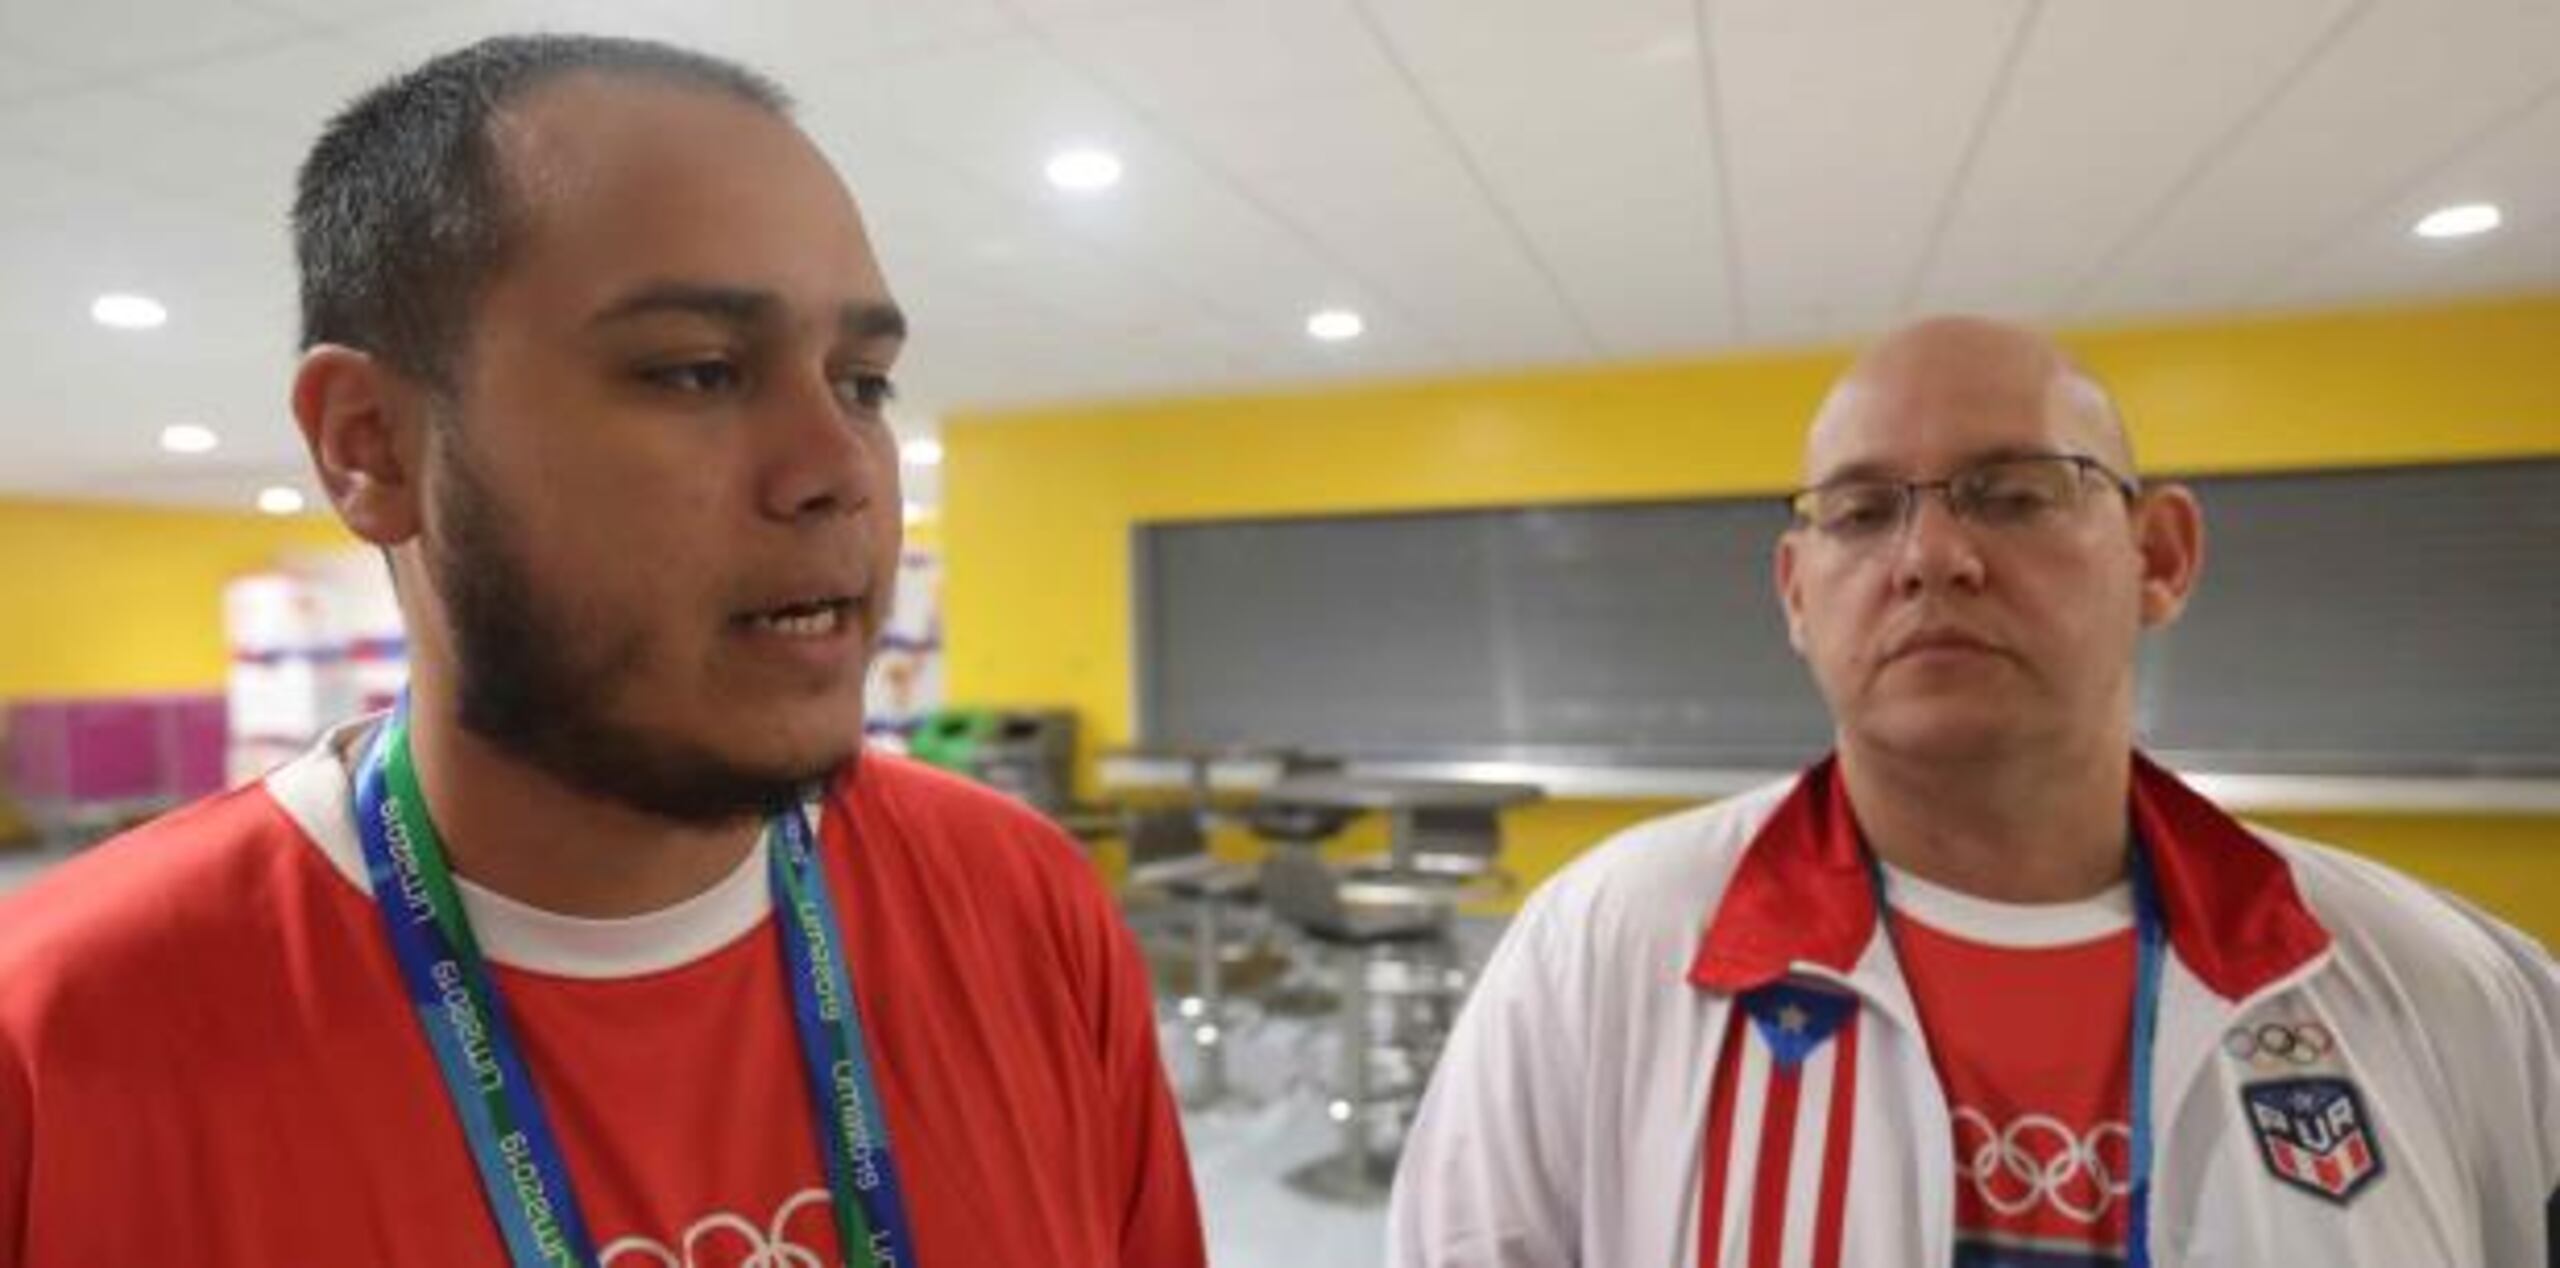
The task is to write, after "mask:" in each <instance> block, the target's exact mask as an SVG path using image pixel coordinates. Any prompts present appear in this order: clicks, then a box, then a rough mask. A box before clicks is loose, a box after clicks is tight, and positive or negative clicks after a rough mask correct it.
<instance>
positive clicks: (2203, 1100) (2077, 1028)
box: [1389, 318, 2560, 1268]
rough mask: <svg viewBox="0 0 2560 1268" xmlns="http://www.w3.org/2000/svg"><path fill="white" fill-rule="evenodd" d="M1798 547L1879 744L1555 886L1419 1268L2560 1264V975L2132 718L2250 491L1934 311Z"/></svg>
mask: <svg viewBox="0 0 2560 1268" xmlns="http://www.w3.org/2000/svg"><path fill="white" fill-rule="evenodd" d="M1805 470H1806V478H1807V484H1806V487H1805V488H1804V489H1803V490H1802V491H1800V492H1798V493H1796V494H1795V495H1793V496H1792V497H1791V498H1790V499H1789V506H1790V508H1791V510H1792V511H1793V513H1794V522H1793V524H1792V525H1791V526H1790V527H1789V528H1788V529H1787V530H1786V532H1785V533H1784V535H1783V536H1782V537H1781V538H1780V540H1779V542H1778V545H1777V552H1776V574H1777V590H1778V594H1779V598H1780V601H1781V604H1782V606H1783V607H1784V610H1785V614H1786V621H1787V632H1788V637H1789V640H1790V641H1791V642H1792V643H1793V644H1794V646H1795V648H1796V650H1797V652H1798V653H1799V654H1800V655H1801V656H1802V657H1803V658H1804V660H1805V662H1806V664H1807V665H1808V667H1809V668H1810V669H1811V670H1812V673H1813V677H1814V681H1815V683H1816V684H1817V685H1818V686H1819V688H1820V690H1821V693H1822V696H1823V699H1824V701H1825V702H1826V704H1827V705H1828V707H1829V709H1830V712H1831V715H1832V718H1833V721H1834V724H1835V751H1834V752H1833V753H1832V754H1831V755H1830V756H1829V757H1826V758H1825V759H1824V760H1822V761H1821V762H1820V763H1818V764H1816V765H1815V766H1814V767H1812V768H1811V769H1809V770H1807V771H1805V772H1804V773H1803V774H1802V775H1800V776H1799V777H1797V778H1796V779H1794V780H1792V781H1789V782H1787V783H1785V784H1782V785H1778V786H1773V787H1770V788H1766V789H1762V790H1759V791H1757V792H1753V793H1748V794H1744V795H1741V796H1738V797H1735V798H1732V799H1730V800H1728V801H1725V802H1721V803H1718V804H1716V805H1714V806H1710V807H1704V808H1701V809H1697V810H1692V811H1689V812H1686V813H1683V814H1679V815H1675V816H1672V817H1670V818H1667V819H1662V820H1657V821H1655V822H1652V823H1649V824H1645V825H1642V826H1639V827H1637V828H1635V829H1632V830H1630V831H1628V832H1626V833H1624V834H1622V835H1621V836H1619V837H1618V838H1616V839H1614V840H1612V841H1610V842H1607V843H1605V844H1604V845H1602V846H1600V847H1599V848H1597V849H1595V850H1593V851H1592V852H1591V853H1590V854H1588V855H1587V856H1585V857H1584V858H1582V859H1581V860H1579V861H1577V862H1576V863H1575V864H1574V865H1573V866H1571V867H1569V868H1568V869H1567V870H1566V871H1565V872H1564V873H1563V874H1561V875H1559V876H1558V877H1556V878H1555V879H1554V880H1553V881H1551V882H1549V883H1548V884H1547V885H1546V886H1545V887H1544V888H1543V889H1542V890H1541V891H1540V892H1539V893H1538V894H1537V895H1535V896H1534V897H1533V898H1532V899H1531V900H1530V902H1529V903H1528V905H1527V906H1526V908H1525V909H1524V910H1523V911H1522V913H1521V916H1520V918H1519V919H1518V920H1517V921H1516V922H1515V924H1514V925H1513V927H1512V928H1511V929H1510V930H1509V932H1508V933H1507V934H1506V935H1505V937H1504V940H1503V943H1502V945H1501V947H1500V948H1499V950H1497V951H1496V953H1495V955H1494V957H1493V960H1492V962H1491V963H1490V964H1489V965H1488V966H1487V969H1486V971H1485V973H1484V975H1483V977H1482V979H1481V981H1480V983H1479V985H1478V986H1477V988H1476V992H1475V995H1474V996H1473V998H1472V999H1471V1000H1470V1001H1469V1003H1468V1005H1467V1009H1466V1012H1465V1015H1464V1017H1463V1018H1462V1019H1461V1021H1460V1023H1459V1026H1458V1030H1457V1034H1456V1036H1455V1037H1454V1039H1453V1040H1452V1042H1451V1044H1450V1047H1449V1049H1448V1052H1447V1054H1446V1056H1445V1058H1444V1060H1443V1062H1442V1064H1441V1066H1440V1068H1439V1071H1438V1073H1437V1075H1436V1077H1435V1080H1434V1083H1433V1086H1432V1088H1431V1091H1430V1093H1429V1094H1428V1096H1427V1097H1426V1098H1425V1102H1424V1105H1423V1108H1422V1113H1421V1116H1420V1118H1419V1119H1418V1121H1417V1123H1416V1125H1415V1128H1414V1132H1413V1136H1412V1138H1411V1140H1410V1142H1409V1143H1408V1145H1407V1148H1406V1153H1405V1157H1404V1163H1403V1167H1402V1169H1401V1171H1400V1173H1399V1175H1398V1178H1397V1184H1396V1190H1395V1195H1394V1198H1393V1200H1392V1203H1391V1209H1390V1215H1389V1225H1390V1253H1389V1260H1390V1263H1392V1264H1396V1265H1399V1266H1401V1268H1460V1266H1465V1268H1495V1266H1501V1268H1511V1266H1519V1268H1526V1266H1528V1265H1557V1264H1586V1265H1607V1266H1609V1268H1638V1266H1644V1268H1656V1266H1658V1268H1669V1266H1671V1265H1688V1264H1696V1265H1701V1266H1702V1268H1719V1266H1723V1265H1732V1266H1734V1268H1743V1266H1750V1268H1759V1266H1761V1265H1777V1264H1788V1265H1815V1266H1818V1268H1839V1266H1843V1265H1848V1266H1859V1268H1886V1266H1888V1265H1890V1266H1893V1268H1908V1266H1909V1265H1948V1264H1953V1265H1959V1266H1964V1268H1994V1266H1997V1268H2065V1266H2070V1268H2080V1266H2096V1265H2110V1266H2112V1265H2171V1264H2175V1265H2206V1264H2212V1265H2241V1264H2247V1265H2264V1264H2278V1263H2298V1264H2305V1265H2309V1264H2318V1265H2323V1266H2324V1268H2326V1266H2349V1268H2355V1266H2371V1268H2383V1266H2385V1265H2388V1266H2392V1268H2399V1266H2401V1265H2418V1264H2426V1265H2494V1266H2498V1268H2507V1266H2512V1265H2560V1249H2555V1247H2556V1246H2560V1242H2555V1240H2554V1239H2555V1233H2554V1232H2553V1229H2552V1224H2553V1205H2554V1191H2555V1187H2560V974H2555V970H2554V967H2553V963H2552V960H2551V958H2550V956H2549V955H2548V953H2546V952H2545V951H2544V950H2543V949H2542V948H2541V947H2539V946H2537V945H2535V944H2533V942H2532V941H2531V940H2529V939H2527V938H2526V937H2524V936H2523V935H2521V934H2519V933H2517V932H2516V931H2514V930H2512V929H2509V928H2507V927H2506V926H2504V925H2502V924H2500V923H2498V922H2497V921H2495V920H2494V919H2491V918H2489V917H2487V916H2484V915H2482V914H2480V913H2478V912H2476V911H2474V910H2471V909H2470V908H2467V907H2465V906H2463V905H2461V904H2460V903H2459V902H2457V901H2455V900H2453V899H2450V898H2447V897H2445V896H2443V895H2440V894H2437V893H2435V892H2433V891H2430V890H2428V889H2427V888H2426V887H2424V886H2422V885H2420V884H2418V883H2416V882H2414V881H2411V880H2409V879H2408V878H2406V877H2403V876H2400V875H2398V874H2396V873H2393V872H2390V871H2388V870H2386V869H2383V868H2381V867H2378V866H2376V865H2374V864H2372V863H2369V862H2364V861H2361V860H2358V859H2355V858H2352V857H2350V856H2347V855H2344V854H2342V853H2339V852H2337V851H2335V850H2332V849H2329V848H2326V847H2323V846H2319V845H2315V844H2313V843H2310V842H2305V841H2299V840H2294V839H2290V838H2287V837H2283V836H2280V835H2277V834H2275V833H2271V832H2268V831H2265V830H2263V829H2258V828H2253V827H2249V826H2246V825H2243V824H2241V823H2239V822H2238V821H2236V820H2234V819H2233V818H2231V817H2230V816H2229V815H2227V814H2226V813H2225V812H2223V811H2222V810H2220V809H2219V808H2217V807H2215V806H2214V805H2213V804H2211V803H2210V802H2208V801H2207V800H2205V799H2204V798H2203V797H2202V796H2200V795H2199V794H2198V793H2196V792H2195V791H2194V790H2193V789H2190V788H2188V787H2187V786H2186V785H2184V784H2183V783H2181V782H2180V781H2179V780H2178V779H2177V778H2176V777H2175V776H2173V775H2171V774H2170V773H2168V772H2167V771H2165V770H2163V769H2161V768H2160V767H2158V766H2156V765H2154V764H2152V763H2151V762H2150V761H2149V760H2147V759H2146V758H2145V757H2144V756H2143V755H2142V754H2141V753H2140V752H2139V751H2138V750H2137V749H2136V747H2135V745H2134V736H2133V700H2134V694H2133V692H2134V663H2135V650H2136V645H2137V643H2138V641H2139V639H2140V637H2141V635H2142V633H2143V631H2145V630H2147V629H2151V628H2155V627H2158V626H2162V625H2166V624H2167V623H2169V622H2171V621H2173V620H2175V619H2176V618H2177V616H2178V614H2179V612H2180V610H2181V609H2182V608H2183V606H2184V605H2185V603H2186V600H2187V597H2188V595H2189V594H2190V592H2191V591H2192V589H2193V587H2194V585H2195V584H2196V580H2197V576H2198V572H2199V567H2200V564H2201V562H2202V559H2203V556H2204V528H2203V515H2202V511H2201V509H2200V508H2199V506H2198V504H2197V502H2196V499H2195V497H2194V496H2193V495H2192V494H2191V493H2190V492H2188V491H2187V490H2186V489H2184V488H2181V487H2179V486H2177V485H2174V484H2159V485H2150V486H2145V485H2144V484H2142V483H2141V482H2140V481H2139V480H2138V479H2137V477H2136V476H2135V474H2134V464H2133V455H2132V451H2131V446H2130V444H2129V442H2128V441H2127V438H2126V436H2125V432H2124V428H2123V426H2122V423H2121V421H2120V419H2119V418H2118V417H2117V414H2116V410H2115V407H2114V405H2113V403H2112V402H2111V401H2110V400H2109V398H2108V396H2107V394H2106V392H2105V391H2104V390H2103V389H2102V388H2101V387H2100V386H2099V385H2098V384H2097V383H2096V382H2095V381H2094V380H2093V379H2091V378H2090V377H2089V376H2088V375H2087V374H2086V373H2084V372H2082V371H2081V370H2080V369H2079V368H2078V367H2076V366H2075V365H2074V364H2073V363H2072V362H2071V361H2070V360H2069V358H2068V357H2066V356H2065V355H2064V354H2063V353H2062V352H2061V351H2060V349H2058V348H2057V347H2056V346H2054V344H2053V343H2051V342H2050V341H2049V340H2047V339H2045V338H2044V337H2042V336H2040V335H2038V334H2036V333H2034V332H2032V331H2028V330H2023V329H2019V328H2017V327H2013V326H2008V325H2003V324H2000V323H1996V322H1990V321H1983V320H1978V319H1971V318H1939V319H1933V320H1929V321H1924V322H1921V323H1918V324H1916V325H1914V326H1911V327H1909V328H1906V329H1904V330H1901V331H1898V332H1895V333H1894V334H1892V335H1891V336H1889V337H1887V338H1886V339H1884V340H1883V341H1882V342H1880V343H1879V344H1878V345H1877V346H1875V347H1874V348H1873V349H1871V350H1870V351H1868V352H1867V353H1866V354H1865V355H1864V356H1862V357H1861V358H1859V359H1858V361H1857V362H1856V364H1854V365H1853V366H1852V367H1851V368H1850V370H1849V371H1848V373H1847V374H1846V375H1845V376H1844V377H1843V378H1842V379H1841V381H1840V382H1839V384H1838V385H1837V386H1836V387H1835V388H1834V389H1833V391H1832V392H1831V394H1830V395H1829V396H1828V397H1827V398H1826V399H1825V401H1824V403H1823V405H1822V407H1821V409H1820V411H1819V412H1818V414H1817V416H1816V417H1815V419H1814V422H1813V426H1812V429H1811V432H1810V434H1809V436H1808V438H1807V442H1806V448H1805Z"/></svg>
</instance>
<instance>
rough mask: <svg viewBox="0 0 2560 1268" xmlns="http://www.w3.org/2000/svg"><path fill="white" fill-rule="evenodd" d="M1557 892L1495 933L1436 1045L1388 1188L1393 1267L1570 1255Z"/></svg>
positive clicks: (1533, 1261)
mask: <svg viewBox="0 0 2560 1268" xmlns="http://www.w3.org/2000/svg"><path fill="white" fill-rule="evenodd" d="M1554 897H1555V895H1554V893H1553V891H1552V890H1550V891H1548V892H1542V893H1541V894H1539V895H1538V896H1537V897H1535V898H1533V899H1532V900H1531V901H1530V903H1529V905H1528V907H1527V908H1526V909H1524V910H1523V911H1522V913H1521V915H1520V917H1519V919H1517V920H1516V921H1514V922H1513V924H1512V927H1511V928H1510V929H1509V930H1508V931H1506V932H1505V933H1504V935H1503V938H1502V942H1501V944H1500V945H1499V946H1497V947H1496V948H1495V949H1494V953H1493V956H1492V958H1491V959H1489V960H1488V961H1487V962H1486V964H1485V967H1484V971H1483V973H1482V974H1481V975H1480V976H1479V978H1478V980H1477V982H1476V983H1475V986H1474V989H1473V991H1472V993H1471V994H1470V995H1469V997H1468V1000H1467V1003H1466V1006H1465V1007H1464V1009H1463V1010H1462V1011H1461V1012H1460V1014H1459V1017H1458V1024H1457V1027H1456V1029H1455V1030H1454V1031H1453V1033H1452V1034H1451V1036H1450V1039H1449V1043H1448V1046H1447V1048H1446V1049H1445V1050H1444V1051H1443V1053H1442V1054H1441V1058H1440V1062H1439V1066H1438V1068H1437V1069H1436V1070H1435V1071H1434V1072H1433V1075H1432V1081H1431V1087H1430V1089H1429V1091H1428V1092H1426V1093H1425V1094H1424V1096H1423V1101H1422V1108H1421V1112H1420V1113H1419V1115H1418V1116H1417V1117H1416V1118H1415V1120H1414V1125H1413V1130H1412V1132H1411V1134H1410V1135H1409V1136H1408V1137H1407V1138H1406V1140H1405V1146H1404V1155H1403V1159H1402V1161H1401V1163H1400V1164H1399V1165H1398V1167H1397V1169H1396V1181H1395V1188H1394V1191H1393V1193H1392V1195H1391V1196H1390V1197H1389V1199H1388V1204H1387V1263H1388V1265H1389V1268H1532V1266H1535V1268H1556V1266H1557V1265H1566V1264H1573V1263H1576V1262H1578V1261H1579V1257H1580V1254H1581V1243H1582V1236H1581V1212H1580V1181H1579V1177H1580V1174H1581V1170H1582V1168H1581V1161H1580V1160H1581V1157H1582V1136H1583V1107H1584V1103H1585V1101H1586V1099H1587V1098H1586V1080H1585V1078H1584V1067H1585V1060H1584V1058H1585V1053H1584V1050H1583V1047H1582V1043H1581V1032H1580V1027H1579V1022H1578V1020H1577V1019H1578V1018H1579V1017H1581V1016H1582V1015H1583V1010H1582V1009H1581V1008H1580V1007H1579V1006H1578V1005H1577V1004H1576V1001H1575V999H1574V997H1573V992H1572V990H1571V986H1570V984H1571V983H1572V981H1573V980H1574V976H1575V975H1574V966H1573V963H1572V959H1573V954H1572V950H1571V943H1570V942H1569V940H1568V939H1567V938H1566V937H1564V936H1562V933H1563V930H1565V929H1566V928H1569V927H1570V926H1571V925H1572V924H1573V923H1575V922H1574V921H1573V920H1572V919H1571V917H1569V916H1568V915H1566V914H1564V913H1562V912H1560V911H1559V909H1558V907H1557V905H1556V903H1555V902H1554V901H1552V900H1553V899H1554Z"/></svg>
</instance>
